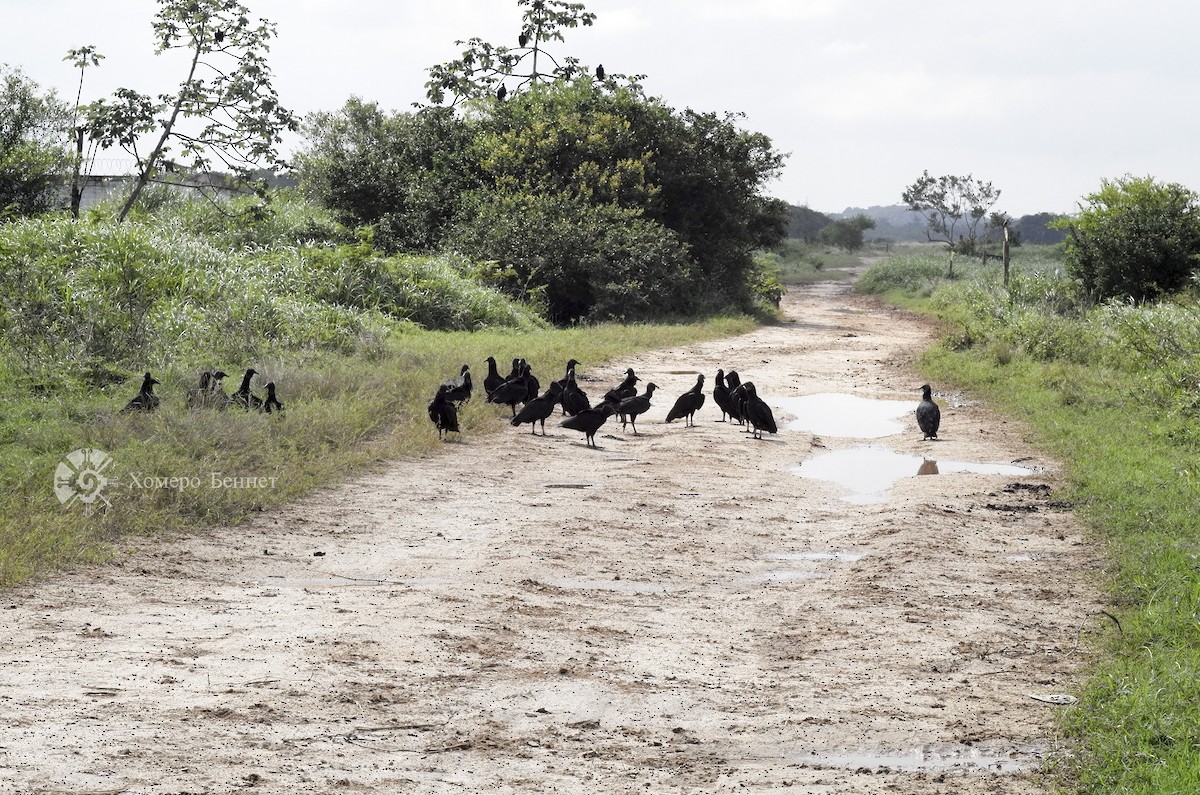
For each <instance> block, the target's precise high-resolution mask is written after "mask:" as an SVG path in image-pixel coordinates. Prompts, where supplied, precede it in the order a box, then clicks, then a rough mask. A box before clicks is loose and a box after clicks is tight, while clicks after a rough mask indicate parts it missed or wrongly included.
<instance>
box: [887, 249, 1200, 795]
mask: <svg viewBox="0 0 1200 795" xmlns="http://www.w3.org/2000/svg"><path fill="white" fill-rule="evenodd" d="M1034 259H1037V258H1036V257H1032V256H1031V257H1030V262H1027V263H1025V265H1024V266H1022V267H1020V268H1019V269H1018V272H1017V274H1014V284H1013V285H1011V286H1010V288H1008V289H1007V290H1005V289H1003V288H1001V287H999V285H998V282H997V281H996V279H995V276H994V274H989V273H986V272H972V271H971V270H970V269H966V270H964V272H962V273H960V278H959V279H958V280H956V281H954V282H943V283H939V284H936V285H935V286H934V287H933V289H932V290H929V289H928V286H929V285H928V276H927V275H926V274H925V266H922V265H920V264H919V263H911V262H910V263H903V262H901V263H892V264H891V266H890V268H889V269H888V270H890V271H891V273H889V274H888V275H887V279H886V280H883V279H881V280H880V281H881V282H883V281H886V282H888V285H889V286H888V288H887V289H888V290H895V291H899V292H898V293H897V294H902V295H905V296H906V300H907V301H908V303H909V305H910V306H913V307H916V308H919V309H922V310H923V311H926V312H929V313H931V314H933V315H934V316H935V317H937V318H939V319H940V320H941V321H942V322H943V323H944V324H945V325H946V328H947V330H948V333H947V336H946V339H945V340H944V341H943V343H942V344H940V345H938V346H937V347H935V348H934V349H932V350H931V351H929V352H928V353H927V354H926V356H925V357H924V359H923V363H922V367H923V370H924V374H925V375H926V376H928V377H929V379H930V380H932V381H935V382H937V383H942V384H944V385H947V386H951V385H952V386H954V387H957V388H962V389H967V390H969V391H971V392H972V393H973V394H975V395H978V396H979V397H981V398H983V399H985V400H986V401H988V402H989V404H991V405H992V406H994V407H995V408H997V409H999V410H1001V411H1003V412H1005V413H1007V414H1009V415H1011V416H1013V417H1016V418H1019V419H1021V420H1022V421H1024V422H1025V423H1026V424H1027V425H1028V426H1029V428H1030V430H1031V433H1032V436H1033V440H1034V441H1035V442H1036V443H1038V444H1039V445H1041V446H1042V447H1044V448H1045V449H1047V450H1049V451H1051V452H1052V453H1053V454H1054V455H1056V456H1057V457H1059V458H1060V459H1061V460H1062V461H1064V463H1065V465H1066V469H1067V476H1068V483H1069V486H1068V489H1069V493H1067V494H1065V495H1063V496H1064V498H1065V499H1068V500H1071V501H1072V502H1073V503H1074V504H1075V506H1076V511H1077V513H1078V515H1079V516H1080V517H1081V518H1082V519H1083V520H1084V521H1085V522H1086V523H1087V524H1088V525H1089V526H1090V527H1091V528H1092V529H1093V531H1094V533H1095V537H1096V539H1097V540H1098V541H1099V543H1101V544H1103V545H1104V547H1105V548H1106V550H1107V551H1108V553H1109V557H1110V559H1111V565H1110V567H1109V568H1108V569H1106V570H1104V571H1099V572H1095V573H1094V574H1095V576H1096V578H1097V581H1098V583H1099V585H1100V586H1101V587H1102V588H1105V589H1107V590H1108V593H1109V595H1110V596H1109V601H1110V607H1109V608H1108V609H1109V610H1110V612H1112V614H1113V615H1114V616H1115V617H1116V618H1118V619H1119V621H1120V631H1118V630H1117V628H1116V625H1115V624H1114V623H1113V622H1110V621H1108V619H1105V618H1103V617H1099V616H1098V617H1097V622H1098V624H1097V629H1098V630H1100V631H1099V632H1098V633H1097V634H1096V637H1097V638H1098V639H1097V640H1096V641H1095V643H1094V646H1093V648H1092V649H1091V650H1090V652H1091V655H1092V656H1091V658H1090V659H1091V660H1092V668H1091V670H1090V671H1089V672H1088V675H1087V677H1086V680H1085V681H1084V682H1083V684H1082V686H1081V687H1080V688H1079V690H1078V691H1077V695H1078V696H1079V699H1080V701H1079V703H1078V704H1077V705H1076V706H1075V707H1073V708H1071V709H1070V710H1068V711H1066V712H1064V715H1063V718H1062V721H1061V725H1060V729H1061V731H1062V734H1063V736H1064V738H1065V739H1066V740H1067V741H1068V744H1069V745H1070V746H1071V747H1073V748H1074V749H1075V754H1074V755H1072V756H1071V757H1069V758H1068V759H1067V760H1066V761H1065V762H1064V763H1063V764H1061V766H1060V767H1059V769H1058V774H1059V776H1060V783H1061V785H1062V787H1063V789H1065V790H1067V791H1071V792H1080V793H1112V792H1120V793H1146V795H1150V793H1191V792H1198V791H1200V521H1198V520H1197V518H1196V517H1197V510H1198V508H1200V468H1198V467H1200V464H1198V462H1200V433H1198V432H1197V422H1196V419H1197V418H1196V416H1195V414H1196V411H1195V405H1196V401H1195V399H1194V397H1195V396H1194V390H1195V381H1194V380H1192V379H1193V377H1194V376H1193V375H1192V374H1194V373H1195V372H1196V369H1197V368H1196V365H1197V363H1196V361H1195V357H1196V354H1195V353H1194V352H1195V351H1197V350H1200V345H1198V343H1200V340H1197V331H1196V326H1197V323H1196V316H1197V312H1198V311H1200V310H1198V309H1197V306H1196V303H1195V301H1194V300H1191V299H1188V298H1187V297H1180V298H1178V299H1177V300H1176V303H1174V304H1172V305H1169V306H1145V307H1120V306H1108V307H1087V306H1083V305H1080V304H1078V303H1073V302H1072V301H1070V300H1067V297H1066V296H1065V294H1064V289H1065V288H1064V282H1063V280H1062V278H1061V275H1055V274H1054V272H1053V268H1054V267H1055V265H1056V263H1054V262H1053V261H1052V260H1049V261H1048V260H1046V259H1045V258H1042V259H1040V260H1038V261H1037V262H1036V263H1034V262H1032V260H1034ZM904 270H907V271H908V272H909V275H910V277H911V278H910V279H908V280H907V281H906V280H905V279H904V278H899V279H897V278H895V277H896V274H897V272H898V271H904ZM1018 274H1019V276H1018ZM1150 337H1152V338H1153V343H1154V344H1150V341H1149V340H1150Z"/></svg>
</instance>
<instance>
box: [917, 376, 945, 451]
mask: <svg viewBox="0 0 1200 795" xmlns="http://www.w3.org/2000/svg"><path fill="white" fill-rule="evenodd" d="M941 423H942V410H941V409H939V408H938V404H936V403H934V402H933V388H932V387H931V386H929V384H923V385H922V386H921V402H920V403H918V404H917V425H919V426H920V427H921V433H923V434H925V436H924V438H922V439H921V441H925V440H926V439H937V434H938V426H939V425H941Z"/></svg>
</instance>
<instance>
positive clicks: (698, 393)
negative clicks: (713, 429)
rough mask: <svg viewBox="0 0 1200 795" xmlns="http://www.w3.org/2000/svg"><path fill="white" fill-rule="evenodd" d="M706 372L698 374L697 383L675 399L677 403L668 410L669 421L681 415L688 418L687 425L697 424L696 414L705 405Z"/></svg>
mask: <svg viewBox="0 0 1200 795" xmlns="http://www.w3.org/2000/svg"><path fill="white" fill-rule="evenodd" d="M703 390H704V374H703V373H701V374H700V375H698V376H696V385H695V386H694V387H692V388H691V389H689V390H688V391H687V392H684V393H683V394H682V395H680V396H679V397H678V398H677V399H676V400H675V405H674V406H672V407H671V410H670V411H668V412H667V422H672V421H674V420H677V419H679V418H680V417H684V418H686V423H685V424H687V425H695V424H696V420H695V416H694V415H695V414H696V412H697V411H699V410H700V407H701V406H703V405H704V391H703Z"/></svg>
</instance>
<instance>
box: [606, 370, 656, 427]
mask: <svg viewBox="0 0 1200 795" xmlns="http://www.w3.org/2000/svg"><path fill="white" fill-rule="evenodd" d="M656 389H658V386H657V385H655V384H654V383H653V382H652V383H649V384H646V391H645V392H643V393H642V394H640V395H635V396H634V397H631V398H625V399H624V400H622V401H621V402H620V403H618V404H617V413H618V414H620V415H621V430H625V424H626V422H628V423H629V424H630V425H632V426H633V435H634V436H641V434H640V433H638V429H637V417H638V415H639V414H645V413H646V412H647V411H649V410H650V398H651V397H653V396H654V390H656ZM606 402H607V401H606Z"/></svg>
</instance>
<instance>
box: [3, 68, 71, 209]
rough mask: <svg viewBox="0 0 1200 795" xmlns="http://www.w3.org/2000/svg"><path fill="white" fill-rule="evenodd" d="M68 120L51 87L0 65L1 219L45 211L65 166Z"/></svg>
mask: <svg viewBox="0 0 1200 795" xmlns="http://www.w3.org/2000/svg"><path fill="white" fill-rule="evenodd" d="M69 122H70V114H69V112H68V110H67V107H66V105H64V104H63V103H62V102H60V101H59V100H58V98H57V97H56V96H55V94H54V92H53V91H49V92H42V90H41V88H40V87H39V86H38V84H37V83H35V82H33V81H32V80H30V79H29V78H27V77H26V76H25V75H24V73H22V72H21V71H20V70H19V69H7V68H6V67H4V66H3V65H0V219H3V218H6V217H9V216H18V215H34V214H36V213H40V212H45V211H46V210H48V209H50V208H51V207H53V206H54V205H55V203H56V202H57V201H58V199H59V196H60V193H61V190H62V186H63V184H64V183H65V182H66V177H67V173H68V172H69V169H70V157H69V155H68V153H67V150H66V148H65V147H64V146H63V134H64V132H65V131H66V129H67V125H68V124H69Z"/></svg>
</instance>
